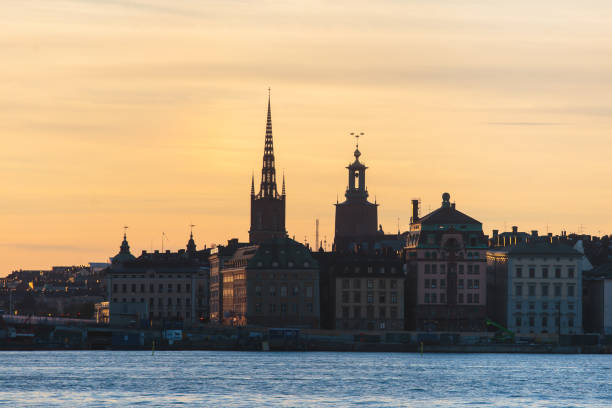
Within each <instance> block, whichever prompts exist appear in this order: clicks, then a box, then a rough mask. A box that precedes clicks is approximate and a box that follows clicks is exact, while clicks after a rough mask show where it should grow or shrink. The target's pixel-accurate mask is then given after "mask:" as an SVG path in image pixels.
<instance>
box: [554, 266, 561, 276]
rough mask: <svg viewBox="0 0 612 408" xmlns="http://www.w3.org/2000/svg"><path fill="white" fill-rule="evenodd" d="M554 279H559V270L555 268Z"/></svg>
mask: <svg viewBox="0 0 612 408" xmlns="http://www.w3.org/2000/svg"><path fill="white" fill-rule="evenodd" d="M555 278H557V279H560V278H561V268H555Z"/></svg>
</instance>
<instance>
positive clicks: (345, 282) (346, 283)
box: [342, 279, 351, 289]
mask: <svg viewBox="0 0 612 408" xmlns="http://www.w3.org/2000/svg"><path fill="white" fill-rule="evenodd" d="M350 285H351V282H350V281H349V280H348V279H342V289H348V288H349V287H350Z"/></svg>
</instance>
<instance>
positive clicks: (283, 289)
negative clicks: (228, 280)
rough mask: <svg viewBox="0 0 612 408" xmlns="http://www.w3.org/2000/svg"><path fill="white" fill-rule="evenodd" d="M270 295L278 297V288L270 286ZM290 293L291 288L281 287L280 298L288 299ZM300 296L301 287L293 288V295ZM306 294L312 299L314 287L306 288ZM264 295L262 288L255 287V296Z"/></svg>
mask: <svg viewBox="0 0 612 408" xmlns="http://www.w3.org/2000/svg"><path fill="white" fill-rule="evenodd" d="M224 292H225V291H224ZM268 293H269V294H270V296H276V286H269V287H268ZM288 293H289V288H288V287H287V286H281V287H280V297H287V294H288ZM299 294H300V287H299V286H298V285H294V286H292V287H291V295H292V296H299ZM304 294H305V296H306V297H312V286H306V287H304ZM262 295H263V288H262V286H255V296H262Z"/></svg>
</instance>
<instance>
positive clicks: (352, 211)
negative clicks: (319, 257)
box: [334, 139, 378, 251]
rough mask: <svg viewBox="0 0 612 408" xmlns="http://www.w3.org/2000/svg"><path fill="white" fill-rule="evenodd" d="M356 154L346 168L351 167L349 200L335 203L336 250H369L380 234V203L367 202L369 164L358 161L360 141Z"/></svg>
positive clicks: (347, 198)
mask: <svg viewBox="0 0 612 408" xmlns="http://www.w3.org/2000/svg"><path fill="white" fill-rule="evenodd" d="M357 140H359V139H357ZM354 156H355V161H354V162H352V163H350V164H349V165H348V166H347V167H346V168H347V170H348V187H347V188H346V193H345V194H344V196H345V197H346V200H345V201H344V202H342V203H336V231H335V232H336V234H335V237H334V249H335V250H336V251H346V250H351V249H353V248H354V247H355V245H357V246H359V247H362V248H363V249H368V248H367V247H368V246H373V244H374V241H375V239H376V235H377V229H376V228H377V224H378V204H376V203H374V204H373V203H371V202H369V201H368V190H367V188H366V183H365V176H366V169H367V167H366V165H365V164H363V163H362V162H360V161H359V157H360V156H361V152H360V151H359V143H357V148H356V149H355V153H354ZM370 249H371V248H370Z"/></svg>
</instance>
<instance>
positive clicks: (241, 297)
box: [221, 238, 320, 328]
mask: <svg viewBox="0 0 612 408" xmlns="http://www.w3.org/2000/svg"><path fill="white" fill-rule="evenodd" d="M221 274H222V277H223V292H222V293H223V294H222V296H223V298H222V302H223V305H222V308H223V322H224V323H225V324H230V325H246V324H248V325H259V326H265V327H304V328H318V327H319V320H320V314H319V265H318V263H317V261H316V260H315V259H314V258H313V257H312V256H311V255H310V251H309V250H308V249H307V248H306V247H305V246H303V245H302V244H300V243H298V242H296V241H294V240H292V239H290V238H273V239H271V240H268V241H266V242H263V243H261V244H259V245H250V246H245V247H241V248H239V249H238V250H236V252H235V253H234V255H233V256H232V257H231V258H230V259H229V260H228V261H227V262H226V264H225V267H224V268H223V270H222V271H221Z"/></svg>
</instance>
